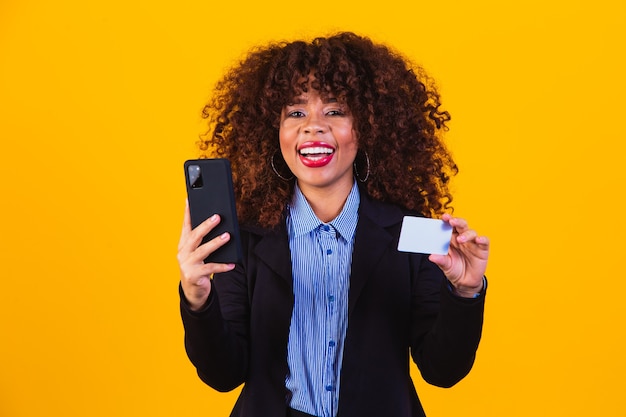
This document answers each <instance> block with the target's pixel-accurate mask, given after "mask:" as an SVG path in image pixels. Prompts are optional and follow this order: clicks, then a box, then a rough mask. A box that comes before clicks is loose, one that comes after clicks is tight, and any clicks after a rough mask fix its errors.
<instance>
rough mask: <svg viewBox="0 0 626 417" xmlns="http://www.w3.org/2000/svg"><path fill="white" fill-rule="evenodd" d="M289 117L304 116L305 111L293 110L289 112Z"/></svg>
mask: <svg viewBox="0 0 626 417" xmlns="http://www.w3.org/2000/svg"><path fill="white" fill-rule="evenodd" d="M287 117H304V113H303V112H301V111H300V110H293V111H290V112H287Z"/></svg>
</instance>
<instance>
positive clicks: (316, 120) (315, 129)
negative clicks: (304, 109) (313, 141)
mask: <svg viewBox="0 0 626 417" xmlns="http://www.w3.org/2000/svg"><path fill="white" fill-rule="evenodd" d="M326 129H327V126H326V124H325V123H324V121H323V120H322V118H321V117H319V115H317V114H316V113H313V114H309V116H308V117H307V118H306V120H305V123H304V126H303V128H302V130H303V132H304V133H306V134H309V135H316V134H321V133H326Z"/></svg>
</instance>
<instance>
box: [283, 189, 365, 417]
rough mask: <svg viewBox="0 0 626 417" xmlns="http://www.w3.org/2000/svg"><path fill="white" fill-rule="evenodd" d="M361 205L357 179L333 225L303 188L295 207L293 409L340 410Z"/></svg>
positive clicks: (324, 414)
mask: <svg viewBox="0 0 626 417" xmlns="http://www.w3.org/2000/svg"><path fill="white" fill-rule="evenodd" d="M359 203H360V196H359V190H358V187H357V185H356V183H355V184H354V185H353V186H352V191H350V194H349V195H348V198H347V200H346V203H345V204H344V207H343V209H342V211H341V213H340V214H339V215H338V216H337V217H336V218H335V219H334V220H332V221H331V222H330V223H323V222H322V221H320V220H319V219H318V218H317V216H316V215H315V213H314V212H313V209H312V208H311V206H310V205H309V203H308V202H307V200H306V198H305V197H304V195H303V194H302V192H301V191H300V189H299V188H298V187H297V186H296V189H295V192H294V196H293V199H292V202H291V204H290V205H289V215H288V217H287V230H288V234H289V247H290V249H291V264H292V271H293V292H294V298H295V302H294V307H293V313H292V316H291V327H290V328H289V344H288V347H287V363H288V365H289V374H288V375H287V378H286V381H285V383H286V387H287V389H288V390H289V392H290V398H288V399H287V400H288V404H289V406H290V407H291V408H294V409H296V410H300V411H304V412H306V413H308V414H312V415H315V416H320V417H334V416H335V415H336V414H337V405H338V403H339V375H340V372H341V364H342V360H343V345H344V339H345V335H346V328H347V326H348V289H349V286H350V265H351V263H352V249H353V247H354V232H355V229H356V224H357V220H358V208H359Z"/></svg>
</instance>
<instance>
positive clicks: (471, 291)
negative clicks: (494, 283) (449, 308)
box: [448, 277, 486, 298]
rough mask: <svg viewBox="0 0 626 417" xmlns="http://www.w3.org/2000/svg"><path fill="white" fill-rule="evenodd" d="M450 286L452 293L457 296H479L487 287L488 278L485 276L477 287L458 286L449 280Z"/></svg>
mask: <svg viewBox="0 0 626 417" xmlns="http://www.w3.org/2000/svg"><path fill="white" fill-rule="evenodd" d="M448 287H449V288H450V291H451V292H452V294H454V295H456V296H457V297H461V298H478V297H480V294H481V293H482V292H483V290H484V289H485V287H486V280H485V277H483V279H482V280H481V281H480V285H478V286H476V287H468V286H462V285H459V286H456V285H454V284H452V283H451V282H448Z"/></svg>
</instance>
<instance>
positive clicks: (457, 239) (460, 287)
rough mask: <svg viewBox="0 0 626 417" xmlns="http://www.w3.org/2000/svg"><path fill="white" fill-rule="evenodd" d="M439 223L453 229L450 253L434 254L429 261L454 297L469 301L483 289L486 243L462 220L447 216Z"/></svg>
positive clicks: (487, 251) (487, 248)
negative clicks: (436, 268)
mask: <svg viewBox="0 0 626 417" xmlns="http://www.w3.org/2000/svg"><path fill="white" fill-rule="evenodd" d="M441 219H442V220H443V221H445V222H447V223H448V224H450V226H452V227H453V229H452V238H451V240H450V249H449V250H448V254H447V255H434V254H433V255H430V256H429V258H428V259H430V261H431V262H433V263H435V264H437V265H438V266H439V268H441V270H442V271H443V273H444V274H445V275H446V277H447V278H448V281H450V283H451V284H452V285H453V287H454V290H455V292H456V294H457V295H459V296H461V297H469V298H471V297H473V296H474V294H476V293H479V292H481V291H482V289H483V277H484V276H485V270H486V269H487V258H488V257H489V239H488V238H487V237H485V236H478V234H477V233H476V231H474V230H472V229H470V228H469V226H468V225H467V222H466V221H465V220H464V219H461V218H458V217H452V216H451V215H449V214H444V215H443V216H442V217H441Z"/></svg>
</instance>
